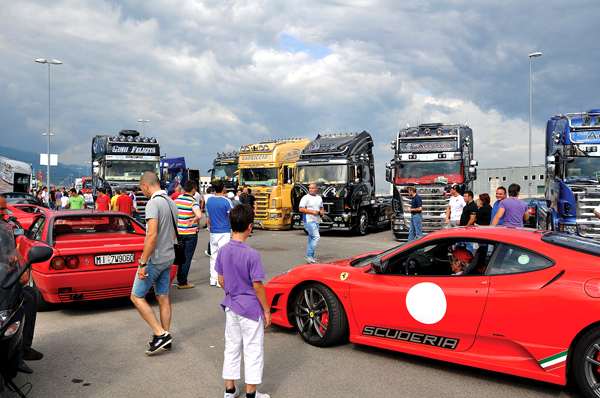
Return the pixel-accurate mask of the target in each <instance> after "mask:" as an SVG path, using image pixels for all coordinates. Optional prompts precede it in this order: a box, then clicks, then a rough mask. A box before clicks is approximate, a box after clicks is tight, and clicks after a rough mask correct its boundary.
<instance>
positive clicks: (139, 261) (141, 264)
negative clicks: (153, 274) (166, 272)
mask: <svg viewBox="0 0 600 398" xmlns="http://www.w3.org/2000/svg"><path fill="white" fill-rule="evenodd" d="M138 264H139V266H140V267H145V266H146V263H145V262H143V261H142V258H141V257H140V258H139V259H138Z"/></svg>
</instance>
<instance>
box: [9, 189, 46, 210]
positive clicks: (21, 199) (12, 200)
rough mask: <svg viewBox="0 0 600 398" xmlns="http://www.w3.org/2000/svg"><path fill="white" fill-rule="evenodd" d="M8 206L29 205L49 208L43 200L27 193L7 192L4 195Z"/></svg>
mask: <svg viewBox="0 0 600 398" xmlns="http://www.w3.org/2000/svg"><path fill="white" fill-rule="evenodd" d="M2 195H3V196H4V197H5V198H6V201H7V202H8V204H11V205H16V204H27V205H37V206H43V207H47V206H46V205H45V204H44V203H43V202H42V201H41V200H38V199H37V198H36V197H35V196H33V195H30V194H28V193H25V192H7V193H3V194H2Z"/></svg>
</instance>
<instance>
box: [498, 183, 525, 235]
mask: <svg viewBox="0 0 600 398" xmlns="http://www.w3.org/2000/svg"><path fill="white" fill-rule="evenodd" d="M520 191H521V186H520V185H519V184H510V185H509V187H508V196H509V197H508V199H504V200H503V201H502V202H500V207H499V208H498V212H497V213H496V216H495V217H494V219H493V220H492V225H498V223H499V222H500V219H502V220H503V224H502V225H504V226H505V227H522V226H523V221H527V218H528V217H529V213H528V212H527V203H525V202H523V201H522V200H520V199H519V198H518V197H519V192H520Z"/></svg>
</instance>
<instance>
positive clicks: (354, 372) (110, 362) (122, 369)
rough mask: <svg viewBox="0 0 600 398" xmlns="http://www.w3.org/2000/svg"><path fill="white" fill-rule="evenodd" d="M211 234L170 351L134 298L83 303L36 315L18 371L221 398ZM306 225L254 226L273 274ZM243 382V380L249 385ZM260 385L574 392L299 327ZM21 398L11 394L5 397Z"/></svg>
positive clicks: (290, 261)
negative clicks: (29, 355)
mask: <svg viewBox="0 0 600 398" xmlns="http://www.w3.org/2000/svg"><path fill="white" fill-rule="evenodd" d="M207 241H208V233H207V232H206V231H203V232H201V233H200V238H199V242H198V248H197V250H196V255H195V258H194V262H193V264H192V268H191V272H190V281H191V282H192V283H194V284H196V287H195V288H194V289H190V290H177V289H175V288H173V290H172V300H173V326H172V328H171V331H172V334H173V336H174V339H175V340H174V345H173V350H172V352H168V353H164V354H162V355H158V356H155V357H147V356H146V355H144V350H145V346H146V343H147V342H148V340H149V337H150V334H151V332H150V329H149V328H148V327H147V326H146V324H145V323H144V322H143V321H142V320H141V318H140V317H139V315H138V314H137V312H136V311H135V309H134V308H133V306H132V305H131V304H130V302H129V300H127V299H124V300H113V301H108V302H106V301H105V302H95V303H82V304H77V305H69V306H63V307H60V308H58V309H55V310H53V311H50V312H44V313H40V314H38V320H37V330H36V335H35V339H34V348H36V349H38V350H39V351H41V352H43V353H44V354H45V357H44V359H43V360H41V361H38V362H29V365H30V366H31V367H32V368H33V369H34V371H35V372H34V374H32V375H19V377H18V378H17V379H16V382H17V384H18V385H26V386H25V388H24V389H25V390H30V392H29V394H28V396H29V397H63V398H67V397H107V398H117V397H143V398H153V397H168V396H173V397H202V398H204V397H206V398H208V397H211V398H212V397H222V396H223V388H222V380H221V366H222V358H223V328H224V321H225V318H224V314H223V312H222V311H221V309H220V306H219V302H220V301H221V299H222V297H223V292H222V290H221V289H218V288H211V287H209V286H208V257H206V256H205V255H204V250H205V249H206V245H207ZM305 242H306V237H305V235H304V233H303V232H302V231H283V232H270V231H256V232H255V233H254V234H253V236H252V237H251V238H250V239H249V244H250V245H252V246H253V247H254V248H256V249H258V250H259V251H260V253H261V255H262V258H263V262H264V264H265V269H266V272H267V274H268V276H274V275H277V274H278V273H281V272H283V271H286V270H288V269H290V268H291V267H293V266H294V265H296V264H299V263H301V262H302V261H303V255H304V248H305V244H306V243H305ZM394 244H397V243H396V242H394V241H393V239H392V234H391V232H390V231H383V232H379V233H373V234H370V235H368V236H365V237H355V236H351V235H348V234H332V233H326V234H323V236H322V238H321V242H320V246H319V248H318V252H317V254H318V256H319V258H320V259H322V260H325V261H327V260H332V259H336V258H343V257H348V256H351V255H355V254H358V253H361V252H364V251H368V250H377V249H386V248H389V247H391V246H392V245H394ZM242 385H243V384H242ZM260 390H261V391H264V392H268V393H270V394H271V396H272V397H274V398H277V397H294V398H295V397H330V398H338V397H419V398H420V397H462V398H464V397H477V398H488V397H489V398H492V397H499V398H500V397H501V398H506V397H575V396H576V394H575V393H574V392H573V391H572V390H565V389H562V388H560V387H557V386H553V385H550V384H544V383H540V382H536V381H531V380H527V379H521V378H517V377H512V376H507V375H502V374H498V373H493V372H487V371H481V370H477V369H472V368H468V367H464V366H458V365H453V364H447V363H444V362H439V361H434V360H429V359H424V358H420V357H414V356H410V355H405V354H401V353H396V352H389V351H383V350H378V349H374V348H370V347H363V346H356V345H352V344H347V345H344V346H339V347H334V348H326V349H323V348H316V347H312V346H310V345H308V344H305V343H304V342H303V341H302V339H301V338H300V337H299V336H298V335H297V334H296V333H294V332H293V331H288V330H285V329H281V328H278V327H271V328H269V329H268V331H267V333H266V334H265V370H264V383H263V385H262V386H261V388H260ZM7 396H8V397H14V396H16V395H14V394H7Z"/></svg>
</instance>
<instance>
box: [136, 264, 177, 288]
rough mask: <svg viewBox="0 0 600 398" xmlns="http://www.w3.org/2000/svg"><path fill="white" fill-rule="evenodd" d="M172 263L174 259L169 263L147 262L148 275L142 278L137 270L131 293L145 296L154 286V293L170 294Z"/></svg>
mask: <svg viewBox="0 0 600 398" xmlns="http://www.w3.org/2000/svg"><path fill="white" fill-rule="evenodd" d="M173 260H174V259H173ZM172 263H173V261H171V262H170V263H168V264H158V265H154V264H152V263H151V262H150V261H148V264H146V277H145V278H144V279H140V278H139V277H138V274H137V272H136V273H135V280H134V282H133V288H132V289H131V293H132V294H133V295H134V296H135V297H139V298H144V297H146V294H148V292H149V291H150V289H151V288H152V286H154V293H156V295H157V296H168V295H169V282H170V279H171V278H170V277H171V264H172Z"/></svg>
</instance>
